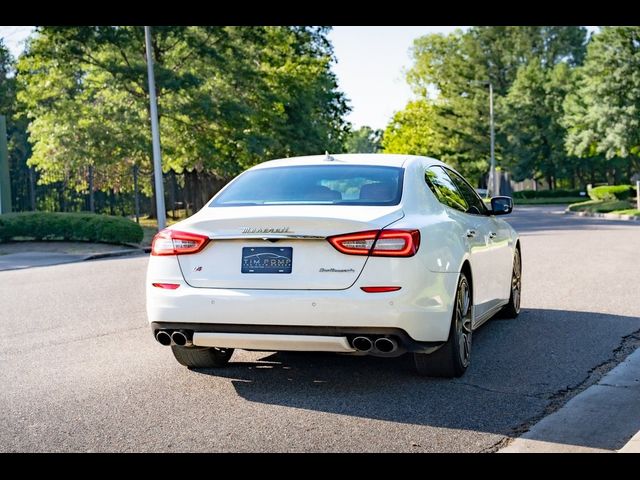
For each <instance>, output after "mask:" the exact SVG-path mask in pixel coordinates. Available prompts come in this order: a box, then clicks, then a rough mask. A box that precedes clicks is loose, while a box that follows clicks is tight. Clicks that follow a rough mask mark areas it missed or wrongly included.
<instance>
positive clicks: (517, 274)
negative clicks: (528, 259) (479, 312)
mask: <svg viewBox="0 0 640 480" xmlns="http://www.w3.org/2000/svg"><path fill="white" fill-rule="evenodd" d="M521 292H522V260H521V257H520V249H519V248H516V253H515V255H514V256H513V272H512V273H511V296H510V297H509V303H507V304H506V305H505V306H504V307H503V308H502V311H501V312H500V316H501V317H502V318H516V317H517V316H518V314H519V313H520V295H521Z"/></svg>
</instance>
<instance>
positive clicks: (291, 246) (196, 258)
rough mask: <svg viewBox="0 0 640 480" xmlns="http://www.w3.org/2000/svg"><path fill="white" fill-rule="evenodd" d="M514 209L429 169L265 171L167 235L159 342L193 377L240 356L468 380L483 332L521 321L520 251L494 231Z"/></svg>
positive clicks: (410, 162) (159, 290) (406, 163)
mask: <svg viewBox="0 0 640 480" xmlns="http://www.w3.org/2000/svg"><path fill="white" fill-rule="evenodd" d="M512 208H513V203H512V201H511V198H509V197H494V198H492V199H491V205H490V208H488V207H487V206H486V205H485V203H484V202H483V201H482V199H480V197H479V196H478V194H477V193H476V192H475V190H474V189H473V187H471V186H470V185H469V183H467V182H466V181H465V179H464V178H463V177H462V176H461V175H460V174H458V173H457V172H456V171H455V170H454V169H452V168H451V167H448V166H447V165H445V164H444V163H442V162H439V161H437V160H434V159H432V158H428V157H418V156H410V155H383V154H358V155H355V154H343V155H328V154H327V155H322V156H307V157H297V158H287V159H282V160H273V161H269V162H265V163H261V164H260V165H257V166H255V167H253V168H250V169H249V170H247V171H245V172H243V173H242V174H240V175H239V176H238V177H236V178H235V179H234V180H233V181H231V182H230V183H229V184H228V185H227V186H226V187H225V188H223V189H222V190H221V191H220V192H218V194H217V195H215V196H214V197H213V199H212V200H211V201H210V202H209V204H208V205H206V206H205V207H204V208H202V209H201V210H200V211H199V212H197V213H196V214H194V215H193V216H191V217H190V218H188V219H186V220H184V221H182V222H180V223H177V224H175V225H173V226H171V227H169V228H167V229H166V230H163V231H161V232H160V233H158V234H157V235H156V236H155V238H154V240H153V246H152V251H151V257H150V260H149V267H148V272H147V284H146V292H147V313H148V318H149V322H150V324H151V329H152V331H153V334H154V337H155V339H156V340H157V341H158V342H159V343H160V344H162V345H167V346H169V345H170V346H171V349H172V351H173V354H174V356H175V358H176V359H177V360H178V362H180V363H181V364H182V365H185V366H187V367H191V368H211V367H220V366H223V365H225V364H226V363H227V362H228V361H229V359H230V358H231V355H232V354H233V351H234V349H236V348H240V349H246V350H261V351H280V350H300V351H315V352H339V353H343V354H354V355H375V356H383V357H391V356H398V355H402V354H405V353H410V354H412V355H413V359H414V363H415V367H416V370H417V372H418V373H419V374H421V375H428V376H439V377H457V376H460V375H462V374H463V373H464V372H465V370H466V369H467V367H468V366H469V362H470V358H471V345H472V341H471V339H472V336H473V331H474V330H475V329H476V328H478V326H480V325H481V324H482V323H484V322H485V321H487V320H488V319H489V318H491V317H492V316H494V315H495V314H498V313H500V314H501V315H503V316H505V317H515V316H517V315H518V313H519V310H520V291H521V290H520V289H521V260H520V243H519V239H518V235H517V233H516V232H515V230H514V229H513V228H512V227H511V226H510V225H509V224H507V223H506V222H504V221H503V220H501V219H499V218H497V216H498V215H504V214H508V213H510V212H511V210H512Z"/></svg>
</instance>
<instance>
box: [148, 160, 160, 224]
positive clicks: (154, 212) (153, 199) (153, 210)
mask: <svg viewBox="0 0 640 480" xmlns="http://www.w3.org/2000/svg"><path fill="white" fill-rule="evenodd" d="M151 190H152V192H153V194H152V195H151V212H149V218H158V211H157V208H156V182H155V179H154V177H153V169H152V170H151Z"/></svg>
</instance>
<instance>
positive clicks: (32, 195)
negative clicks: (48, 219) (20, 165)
mask: <svg viewBox="0 0 640 480" xmlns="http://www.w3.org/2000/svg"><path fill="white" fill-rule="evenodd" d="M35 177H36V176H35V173H34V171H33V168H29V200H30V202H31V211H32V212H35V211H36V178H35Z"/></svg>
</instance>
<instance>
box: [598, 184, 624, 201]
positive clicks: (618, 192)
mask: <svg viewBox="0 0 640 480" xmlns="http://www.w3.org/2000/svg"><path fill="white" fill-rule="evenodd" d="M588 193H589V197H590V198H591V199H592V200H627V199H629V198H630V197H631V196H632V195H635V188H634V187H632V186H631V185H602V186H600V187H594V188H590V189H589V192H588Z"/></svg>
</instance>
